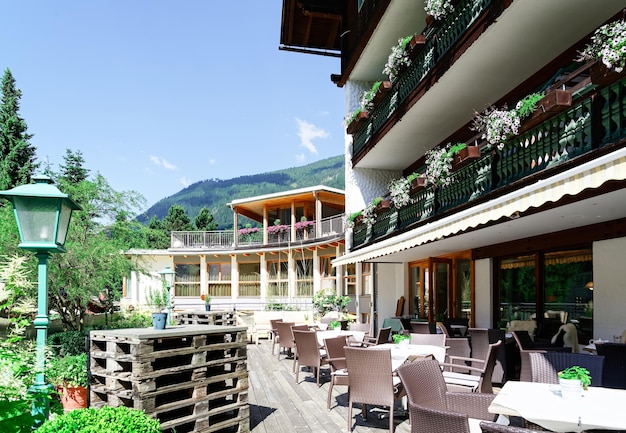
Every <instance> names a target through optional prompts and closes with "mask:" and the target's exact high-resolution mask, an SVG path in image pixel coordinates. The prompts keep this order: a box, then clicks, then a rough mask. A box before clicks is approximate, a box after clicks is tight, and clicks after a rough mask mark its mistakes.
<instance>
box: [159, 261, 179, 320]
mask: <svg viewBox="0 0 626 433" xmlns="http://www.w3.org/2000/svg"><path fill="white" fill-rule="evenodd" d="M159 274H161V280H163V284H165V287H166V288H167V320H168V321H169V323H170V324H171V323H173V320H172V287H173V286H174V277H175V276H176V271H174V270H173V269H172V268H170V267H169V266H166V267H165V269H162V270H160V271H159Z"/></svg>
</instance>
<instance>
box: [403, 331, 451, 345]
mask: <svg viewBox="0 0 626 433" xmlns="http://www.w3.org/2000/svg"><path fill="white" fill-rule="evenodd" d="M409 343H410V344H425V345H430V346H441V347H443V346H445V345H446V344H445V343H446V336H445V335H444V334H415V333H411V340H410V341H409Z"/></svg>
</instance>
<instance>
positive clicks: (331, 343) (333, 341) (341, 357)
mask: <svg viewBox="0 0 626 433" xmlns="http://www.w3.org/2000/svg"><path fill="white" fill-rule="evenodd" d="M347 344H348V343H347V338H346V336H343V335H339V336H337V337H331V338H326V339H324V347H325V348H326V356H327V357H328V363H329V364H330V368H331V369H332V370H333V371H336V370H342V369H344V368H347V367H348V365H347V363H346V352H345V350H344V347H345V346H346V345H347Z"/></svg>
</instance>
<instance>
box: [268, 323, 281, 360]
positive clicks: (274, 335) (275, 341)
mask: <svg viewBox="0 0 626 433" xmlns="http://www.w3.org/2000/svg"><path fill="white" fill-rule="evenodd" d="M282 321H283V319H270V328H271V329H270V336H271V337H272V355H273V354H274V348H275V347H276V344H278V342H279V341H280V339H279V338H278V331H277V330H276V324H277V323H278V322H282Z"/></svg>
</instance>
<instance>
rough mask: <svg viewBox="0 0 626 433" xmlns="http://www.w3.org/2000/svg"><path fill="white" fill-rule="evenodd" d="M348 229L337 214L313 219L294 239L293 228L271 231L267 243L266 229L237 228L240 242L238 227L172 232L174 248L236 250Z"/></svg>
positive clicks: (316, 237)
mask: <svg viewBox="0 0 626 433" xmlns="http://www.w3.org/2000/svg"><path fill="white" fill-rule="evenodd" d="M344 231H345V224H344V217H343V215H341V216H334V217H330V218H324V219H322V220H321V221H319V223H318V222H317V221H312V222H311V224H310V225H309V226H308V227H306V228H303V229H296V230H295V237H294V239H292V236H291V230H288V231H286V232H283V233H268V240H267V244H264V243H263V230H262V229H259V230H258V231H249V230H248V231H244V232H241V231H239V230H237V232H236V236H237V239H236V243H235V231H234V230H213V231H173V232H172V233H171V244H170V245H171V248H172V249H189V248H192V249H196V248H198V249H221V250H232V249H234V248H237V247H255V246H259V247H260V246H264V245H269V244H283V245H284V244H286V243H296V242H297V243H300V242H307V241H314V240H316V239H321V238H325V237H328V236H338V235H343V233H344Z"/></svg>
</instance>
